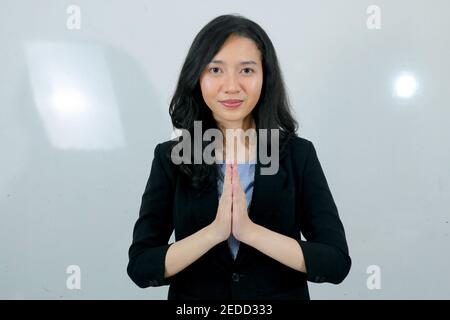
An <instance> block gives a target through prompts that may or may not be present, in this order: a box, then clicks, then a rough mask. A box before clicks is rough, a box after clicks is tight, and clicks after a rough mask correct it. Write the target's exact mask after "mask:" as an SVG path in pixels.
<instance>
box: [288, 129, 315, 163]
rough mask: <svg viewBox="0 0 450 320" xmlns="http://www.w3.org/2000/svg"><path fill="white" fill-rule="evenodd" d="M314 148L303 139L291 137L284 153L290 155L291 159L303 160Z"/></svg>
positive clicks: (309, 142) (308, 141) (295, 136)
mask: <svg viewBox="0 0 450 320" xmlns="http://www.w3.org/2000/svg"><path fill="white" fill-rule="evenodd" d="M313 148H314V146H313V143H312V142H311V141H310V140H308V139H305V138H302V137H299V136H297V135H293V136H291V137H290V138H289V140H288V141H287V143H286V151H287V152H288V153H290V155H291V157H295V158H297V159H298V158H299V157H300V158H304V157H306V156H307V155H308V154H309V153H310V152H311V150H312V149H313Z"/></svg>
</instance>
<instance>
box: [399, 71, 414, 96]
mask: <svg viewBox="0 0 450 320" xmlns="http://www.w3.org/2000/svg"><path fill="white" fill-rule="evenodd" d="M416 90H417V81H416V78H415V77H414V76H412V75H410V74H403V75H401V76H399V77H398V78H397V80H396V81H395V93H396V95H397V96H398V97H401V98H411V97H412V96H413V95H414V94H415V92H416Z"/></svg>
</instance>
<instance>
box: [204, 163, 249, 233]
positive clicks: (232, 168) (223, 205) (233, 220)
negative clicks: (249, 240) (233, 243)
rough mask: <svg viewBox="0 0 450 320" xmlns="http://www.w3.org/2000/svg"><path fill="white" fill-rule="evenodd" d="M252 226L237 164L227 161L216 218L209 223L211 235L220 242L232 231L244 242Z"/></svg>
mask: <svg viewBox="0 0 450 320" xmlns="http://www.w3.org/2000/svg"><path fill="white" fill-rule="evenodd" d="M254 226H255V224H254V223H253V222H252V221H251V220H250V218H249V216H248V211H247V200H246V196H245V192H244V190H243V189H242V186H241V182H240V180H239V172H238V169H237V165H236V164H228V163H227V164H226V169H225V178H224V183H223V192H222V196H221V197H220V200H219V206H218V209H217V214H216V218H215V219H214V221H213V222H212V223H211V224H210V229H211V232H212V233H213V237H214V239H215V240H216V241H217V242H222V241H225V240H226V239H228V237H229V236H230V234H231V233H232V234H233V236H234V237H235V238H236V239H237V240H239V241H244V242H245V239H246V237H247V236H249V235H250V234H251V232H252V230H253V228H254Z"/></svg>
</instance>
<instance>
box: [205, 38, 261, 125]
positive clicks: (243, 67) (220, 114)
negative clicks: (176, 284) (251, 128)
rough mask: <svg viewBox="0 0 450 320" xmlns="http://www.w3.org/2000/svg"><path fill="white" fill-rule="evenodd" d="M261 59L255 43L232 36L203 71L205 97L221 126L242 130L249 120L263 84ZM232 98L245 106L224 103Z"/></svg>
mask: <svg viewBox="0 0 450 320" xmlns="http://www.w3.org/2000/svg"><path fill="white" fill-rule="evenodd" d="M260 56H261V53H260V51H259V50H258V48H257V46H256V44H255V43H254V42H253V40H251V39H249V38H245V37H242V36H236V35H232V36H230V37H229V38H228V39H227V40H226V41H225V43H224V44H223V46H222V48H221V49H220V51H219V52H218V53H217V54H216V55H215V56H214V58H213V60H212V61H211V62H210V63H209V64H208V65H207V66H206V68H205V70H204V71H203V72H202V75H201V76H200V87H201V90H202V96H203V99H204V100H205V103H206V104H207V105H208V107H209V108H210V109H211V111H212V113H213V116H214V119H215V120H216V121H217V122H218V123H219V125H220V126H222V127H225V128H242V127H243V124H244V123H245V122H247V121H248V120H249V118H250V117H249V115H250V114H251V112H252V110H253V108H254V107H255V106H256V104H257V103H258V100H259V97H260V95H261V88H262V85H263V68H262V63H261V57H260ZM229 99H237V100H241V101H242V103H241V104H240V105H239V106H234V105H228V106H226V105H224V104H223V103H222V102H223V101H226V100H229ZM244 121H245V122H244Z"/></svg>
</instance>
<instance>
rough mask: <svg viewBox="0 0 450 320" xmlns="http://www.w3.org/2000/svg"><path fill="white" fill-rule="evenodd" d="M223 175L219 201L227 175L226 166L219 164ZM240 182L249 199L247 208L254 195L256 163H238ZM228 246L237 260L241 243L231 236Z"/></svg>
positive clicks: (220, 183) (220, 180) (219, 183)
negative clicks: (224, 177) (224, 178)
mask: <svg viewBox="0 0 450 320" xmlns="http://www.w3.org/2000/svg"><path fill="white" fill-rule="evenodd" d="M218 166H219V168H220V170H221V172H222V175H221V176H219V177H218V179H217V191H218V194H219V199H220V197H221V195H222V191H223V178H222V177H223V176H224V175H225V168H226V166H225V164H224V163H222V164H218ZM237 166H238V172H239V180H240V181H241V186H242V190H244V192H245V197H246V199H247V208H248V207H249V206H250V202H251V201H252V194H253V184H254V181H255V163H238V165H237ZM228 246H229V247H230V251H231V255H232V256H233V259H236V256H237V252H238V250H239V241H238V240H237V239H236V238H235V237H234V236H233V235H232V234H231V235H230V237H229V238H228Z"/></svg>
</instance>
